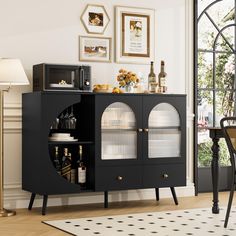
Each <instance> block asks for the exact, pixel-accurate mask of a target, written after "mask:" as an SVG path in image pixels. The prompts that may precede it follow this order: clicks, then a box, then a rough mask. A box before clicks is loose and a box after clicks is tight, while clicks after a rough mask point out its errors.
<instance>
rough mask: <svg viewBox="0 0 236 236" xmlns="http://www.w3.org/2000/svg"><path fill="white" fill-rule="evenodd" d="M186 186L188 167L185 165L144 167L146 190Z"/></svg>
mask: <svg viewBox="0 0 236 236" xmlns="http://www.w3.org/2000/svg"><path fill="white" fill-rule="evenodd" d="M185 185H186V167H185V165H184V164H168V165H167V164H165V165H152V166H144V174H143V186H144V188H153V187H174V186H185Z"/></svg>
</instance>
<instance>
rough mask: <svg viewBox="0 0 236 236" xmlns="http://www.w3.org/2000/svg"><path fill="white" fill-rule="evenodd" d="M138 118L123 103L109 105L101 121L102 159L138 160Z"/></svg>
mask: <svg viewBox="0 0 236 236" xmlns="http://www.w3.org/2000/svg"><path fill="white" fill-rule="evenodd" d="M136 126H137V125H136V118H135V115H134V112H133V111H132V109H131V108H130V107H129V106H128V105H127V104H125V103H123V102H115V103H112V104H111V105H109V106H108V107H107V108H106V109H105V111H104V112H103V115H102V119H101V132H102V133H101V145H102V148H101V159H102V160H119V159H136V158H137V128H136Z"/></svg>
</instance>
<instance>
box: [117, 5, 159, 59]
mask: <svg viewBox="0 0 236 236" xmlns="http://www.w3.org/2000/svg"><path fill="white" fill-rule="evenodd" d="M115 13H116V16H115V19H116V22H115V26H116V29H115V31H116V62H118V63H136V64H149V63H150V61H153V60H154V54H155V47H154V42H155V39H154V38H155V25H154V23H155V11H154V10H153V9H143V8H133V7H121V6H116V8H115Z"/></svg>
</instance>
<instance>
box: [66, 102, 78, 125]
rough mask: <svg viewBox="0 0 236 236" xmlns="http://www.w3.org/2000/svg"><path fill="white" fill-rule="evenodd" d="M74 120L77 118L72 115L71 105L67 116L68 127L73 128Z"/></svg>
mask: <svg viewBox="0 0 236 236" xmlns="http://www.w3.org/2000/svg"><path fill="white" fill-rule="evenodd" d="M76 121H77V119H76V118H75V115H74V111H73V106H71V110H70V114H69V117H68V129H75V128H76Z"/></svg>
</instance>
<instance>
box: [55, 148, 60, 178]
mask: <svg viewBox="0 0 236 236" xmlns="http://www.w3.org/2000/svg"><path fill="white" fill-rule="evenodd" d="M54 167H55V168H56V171H57V173H58V174H59V175H61V163H60V160H59V152H58V146H55V154H54Z"/></svg>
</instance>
